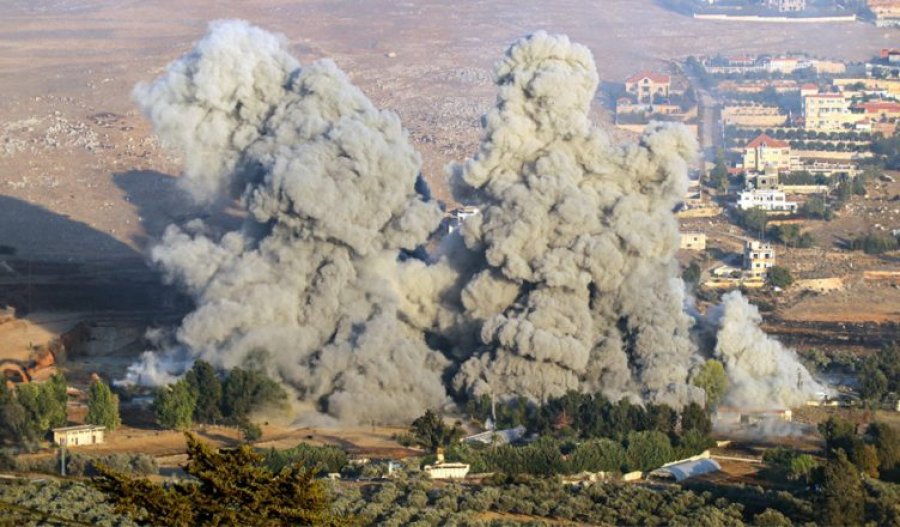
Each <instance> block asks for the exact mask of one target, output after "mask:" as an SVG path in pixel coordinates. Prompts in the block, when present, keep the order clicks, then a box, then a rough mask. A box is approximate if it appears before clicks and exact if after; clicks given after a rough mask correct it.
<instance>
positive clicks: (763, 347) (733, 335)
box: [709, 291, 826, 410]
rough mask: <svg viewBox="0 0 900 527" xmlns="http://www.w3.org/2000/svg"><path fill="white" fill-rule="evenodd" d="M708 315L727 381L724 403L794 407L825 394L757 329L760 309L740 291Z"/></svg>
mask: <svg viewBox="0 0 900 527" xmlns="http://www.w3.org/2000/svg"><path fill="white" fill-rule="evenodd" d="M709 316H710V319H711V320H712V322H713V324H714V325H715V326H717V327H718V328H719V329H718V333H717V338H716V341H717V342H716V349H715V355H716V358H718V359H719V360H721V361H722V363H723V364H725V370H726V372H727V373H728V380H729V382H730V388H729V391H728V395H727V397H726V400H725V402H726V404H729V405H732V406H737V407H741V408H751V409H754V408H755V409H760V410H768V409H774V408H792V407H795V406H798V405H802V404H804V403H805V402H806V401H809V400H813V399H815V400H818V399H820V398H821V397H822V395H824V394H825V393H826V390H825V388H824V387H823V386H822V385H821V384H819V383H818V382H816V381H815V380H814V379H813V378H812V376H811V375H810V374H809V371H807V369H806V368H805V367H804V366H803V365H802V364H801V363H800V361H799V360H797V356H796V355H795V354H794V352H793V351H791V350H789V349H787V348H785V347H784V346H782V345H781V343H779V342H778V341H777V340H775V339H773V338H771V337H769V336H768V335H766V334H765V333H764V332H763V331H762V330H761V329H759V323H760V321H761V320H762V317H760V315H759V310H757V309H756V306H754V305H753V304H751V303H750V302H748V301H747V299H746V298H744V297H743V295H741V293H740V292H738V291H732V292H730V293H727V294H726V295H725V296H723V297H722V304H720V305H719V306H716V308H715V309H714V310H712V312H711V313H710V314H709Z"/></svg>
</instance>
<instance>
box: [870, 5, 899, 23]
mask: <svg viewBox="0 0 900 527" xmlns="http://www.w3.org/2000/svg"><path fill="white" fill-rule="evenodd" d="M868 6H869V11H871V12H872V13H874V14H875V25H876V26H878V27H890V26H900V0H868Z"/></svg>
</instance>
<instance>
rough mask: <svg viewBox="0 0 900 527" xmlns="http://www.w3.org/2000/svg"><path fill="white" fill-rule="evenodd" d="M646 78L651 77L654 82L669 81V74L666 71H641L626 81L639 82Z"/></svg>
mask: <svg viewBox="0 0 900 527" xmlns="http://www.w3.org/2000/svg"><path fill="white" fill-rule="evenodd" d="M644 79H650V80H651V81H653V82H669V76H668V75H666V74H665V73H657V72H655V71H650V70H644V71H639V72H637V73H635V74H634V75H631V76H630V77H628V78H627V79H625V82H638V81H641V80H644Z"/></svg>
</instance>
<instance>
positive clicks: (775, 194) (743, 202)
mask: <svg viewBox="0 0 900 527" xmlns="http://www.w3.org/2000/svg"><path fill="white" fill-rule="evenodd" d="M737 207H738V208H739V209H741V210H750V209H755V208H759V209H762V210H764V211H767V212H794V211H796V210H797V203H796V202H794V201H786V200H785V194H784V192H782V191H780V190H775V189H753V190H745V191H743V192H741V193H740V194H739V195H738V202H737Z"/></svg>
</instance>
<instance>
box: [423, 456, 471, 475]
mask: <svg viewBox="0 0 900 527" xmlns="http://www.w3.org/2000/svg"><path fill="white" fill-rule="evenodd" d="M423 470H424V471H425V474H426V475H427V476H428V477H429V479H463V478H465V477H466V474H468V473H469V465H467V464H465V463H453V462H450V463H447V462H445V461H444V451H443V450H441V449H438V451H437V462H435V464H434V465H425V468H424V469H423Z"/></svg>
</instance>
